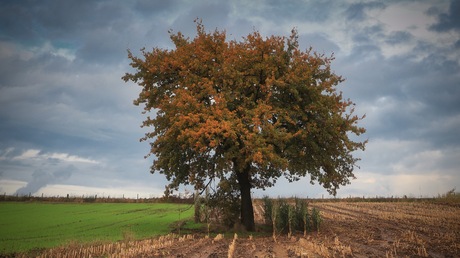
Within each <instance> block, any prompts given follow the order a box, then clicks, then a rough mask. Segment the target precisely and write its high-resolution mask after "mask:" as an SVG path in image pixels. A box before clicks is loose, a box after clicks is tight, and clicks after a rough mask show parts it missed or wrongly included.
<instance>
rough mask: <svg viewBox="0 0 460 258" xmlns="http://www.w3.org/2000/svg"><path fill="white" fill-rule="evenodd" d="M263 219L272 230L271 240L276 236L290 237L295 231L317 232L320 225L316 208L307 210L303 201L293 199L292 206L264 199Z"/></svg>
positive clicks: (318, 212) (319, 214)
mask: <svg viewBox="0 0 460 258" xmlns="http://www.w3.org/2000/svg"><path fill="white" fill-rule="evenodd" d="M263 202H264V219H265V223H266V225H267V226H271V227H272V230H273V239H274V240H275V241H276V235H277V234H279V233H285V234H287V235H288V236H292V235H293V234H294V233H295V232H296V231H301V232H303V234H304V236H306V234H307V232H311V231H313V230H315V231H319V228H320V226H321V223H322V221H323V220H322V217H321V213H320V211H319V210H318V209H317V208H313V209H311V210H309V208H308V203H307V202H306V201H305V200H301V199H298V198H295V200H294V204H290V203H288V202H287V201H286V200H285V199H278V200H276V201H275V200H272V199H269V198H268V197H264V199H263Z"/></svg>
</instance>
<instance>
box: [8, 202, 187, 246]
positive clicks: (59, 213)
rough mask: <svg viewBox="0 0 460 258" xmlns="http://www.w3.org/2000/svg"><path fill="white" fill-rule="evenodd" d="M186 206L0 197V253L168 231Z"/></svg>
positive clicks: (184, 211) (184, 215) (143, 236)
mask: <svg viewBox="0 0 460 258" xmlns="http://www.w3.org/2000/svg"><path fill="white" fill-rule="evenodd" d="M189 207H190V205H188V204H165V203H155V204H146V203H93V204H78V203H40V202H37V203H27V202H0V254H8V253H13V252H23V251H30V250H33V249H41V248H50V247H54V246H59V245H63V244H67V243H72V242H79V243H85V242H95V241H101V242H105V241H117V240H122V239H126V238H129V239H132V240H134V239H141V238H147V237H151V236H157V235H163V234H167V233H169V232H171V230H172V229H173V228H171V225H172V224H174V222H177V221H179V220H187V219H188V220H190V219H191V218H192V217H193V208H191V209H187V208H189ZM186 209H187V210H186ZM191 223H192V222H189V224H191ZM190 226H191V227H193V225H190Z"/></svg>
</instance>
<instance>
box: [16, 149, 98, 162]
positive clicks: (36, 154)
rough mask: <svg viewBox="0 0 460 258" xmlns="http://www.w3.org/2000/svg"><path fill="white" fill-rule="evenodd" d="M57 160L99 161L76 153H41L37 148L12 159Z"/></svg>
mask: <svg viewBox="0 0 460 258" xmlns="http://www.w3.org/2000/svg"><path fill="white" fill-rule="evenodd" d="M49 159H53V160H59V161H64V162H78V163H88V164H99V163H100V162H99V161H97V160H93V159H88V158H83V157H79V156H77V155H71V154H68V153H59V152H54V153H43V152H42V151H40V150H37V149H28V150H26V151H24V152H22V153H21V154H20V155H18V156H15V157H13V158H12V160H23V161H31V160H49Z"/></svg>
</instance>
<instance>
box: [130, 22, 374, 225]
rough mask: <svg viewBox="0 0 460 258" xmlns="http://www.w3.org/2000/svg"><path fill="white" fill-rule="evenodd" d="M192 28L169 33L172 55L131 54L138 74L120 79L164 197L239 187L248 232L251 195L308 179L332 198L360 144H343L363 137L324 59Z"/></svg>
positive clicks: (284, 45) (282, 45) (288, 41)
mask: <svg viewBox="0 0 460 258" xmlns="http://www.w3.org/2000/svg"><path fill="white" fill-rule="evenodd" d="M196 24H197V35H196V37H195V38H194V39H190V38H187V37H185V36H184V35H183V34H182V33H180V32H178V33H172V32H170V38H171V40H172V42H173V43H174V45H175V48H174V49H170V50H167V49H160V48H154V49H153V50H152V51H151V52H149V51H145V49H142V57H140V58H139V57H135V56H134V55H133V54H132V52H130V51H129V50H128V57H129V58H130V59H131V61H132V62H131V66H132V67H133V68H134V69H135V73H126V74H125V76H123V79H124V81H126V82H127V81H133V82H135V83H137V84H138V85H139V86H140V87H141V88H142V91H141V92H140V94H139V97H138V98H137V99H136V100H135V101H134V104H135V105H143V106H144V111H143V113H144V114H146V113H153V114H154V115H153V116H147V117H146V120H145V121H144V122H143V124H142V126H145V127H153V130H152V131H149V132H148V133H146V134H145V136H144V137H143V138H142V139H141V140H142V141H150V145H151V150H150V153H149V154H148V155H147V156H149V155H154V156H155V157H156V159H154V161H153V165H152V166H151V173H154V172H159V173H161V174H164V175H165V176H166V178H167V179H168V180H169V182H170V183H169V185H168V186H167V187H166V193H169V192H170V191H173V190H177V189H178V187H179V186H180V185H181V184H183V185H187V184H192V185H194V187H195V189H204V188H205V186H206V183H207V182H208V181H209V180H211V179H217V180H220V181H223V182H227V183H229V184H234V185H237V186H238V188H239V191H240V195H241V223H242V224H243V225H244V226H245V227H246V229H247V230H249V231H252V230H254V227H255V225H254V213H253V207H252V200H251V189H252V188H262V189H265V188H266V187H270V186H273V185H274V184H275V182H276V180H277V179H278V178H280V177H281V176H284V177H286V178H287V179H288V180H290V181H296V180H299V179H300V178H301V177H306V176H307V175H309V176H310V179H311V183H312V184H313V183H314V182H316V181H317V182H319V184H321V185H322V186H323V187H325V188H326V189H327V190H328V191H329V192H330V193H331V194H334V195H335V194H336V191H337V189H338V188H339V187H340V186H341V185H346V184H348V183H350V179H352V178H354V174H353V169H354V168H355V167H356V162H357V161H358V160H359V159H357V158H354V157H353V156H352V152H353V151H355V150H358V149H361V150H364V147H365V143H366V141H363V142H359V141H353V140H352V139H351V138H350V136H352V135H356V136H359V135H360V134H362V133H364V132H365V129H364V128H362V127H359V126H358V125H357V123H358V121H359V120H361V119H362V118H364V116H363V117H358V116H356V115H353V112H354V108H353V106H354V103H353V102H352V101H351V100H349V99H343V97H342V93H341V92H337V91H336V86H337V85H338V84H339V83H341V82H343V78H342V77H341V76H338V75H336V74H334V72H333V71H332V70H331V67H330V64H331V61H332V60H334V57H333V56H331V57H326V56H325V55H322V54H318V53H316V52H314V51H312V49H311V48H310V49H308V50H306V51H301V50H299V43H298V34H297V32H296V31H295V30H293V31H292V33H291V35H290V37H281V36H271V37H268V38H263V37H262V36H261V35H260V33H259V32H257V31H255V32H253V33H251V34H249V35H248V36H247V37H245V38H243V39H242V40H241V41H236V40H230V41H227V40H226V32H225V31H218V30H217V29H216V30H215V31H213V32H206V31H205V28H204V26H203V25H202V23H201V22H199V21H198V22H196Z"/></svg>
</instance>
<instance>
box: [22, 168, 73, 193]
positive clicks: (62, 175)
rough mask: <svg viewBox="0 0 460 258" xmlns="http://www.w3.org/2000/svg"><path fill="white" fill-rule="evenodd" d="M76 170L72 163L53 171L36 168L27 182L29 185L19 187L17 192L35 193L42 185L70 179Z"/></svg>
mask: <svg viewBox="0 0 460 258" xmlns="http://www.w3.org/2000/svg"><path fill="white" fill-rule="evenodd" d="M76 170H77V169H76V167H75V166H72V165H69V166H67V167H66V168H64V169H59V170H55V171H52V172H50V171H46V170H42V169H36V170H35V171H34V172H33V173H32V179H31V180H30V181H29V182H28V183H27V185H26V186H24V187H21V188H19V189H18V190H17V191H16V193H15V194H19V195H27V194H35V193H36V192H37V191H38V190H40V188H42V187H45V186H47V185H49V184H55V183H60V182H63V181H65V180H67V179H69V178H70V176H71V175H72V173H73V172H75V171H76Z"/></svg>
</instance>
